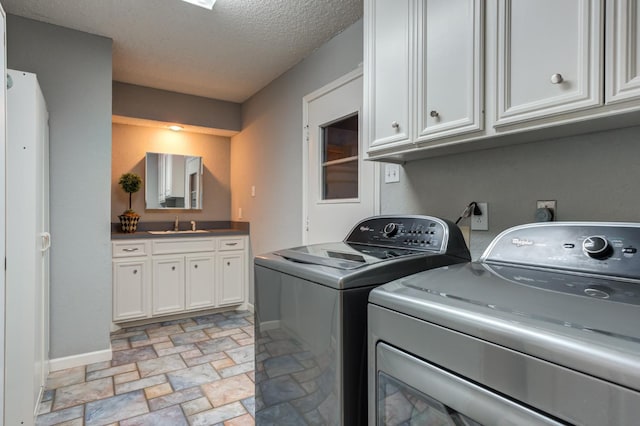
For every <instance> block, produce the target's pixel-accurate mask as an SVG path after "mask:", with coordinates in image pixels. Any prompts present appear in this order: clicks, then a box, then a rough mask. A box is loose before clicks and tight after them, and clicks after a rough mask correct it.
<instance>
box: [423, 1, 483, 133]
mask: <svg viewBox="0 0 640 426" xmlns="http://www.w3.org/2000/svg"><path fill="white" fill-rule="evenodd" d="M417 4H418V13H417V15H418V27H417V32H418V46H417V58H418V61H417V81H416V89H417V90H416V92H417V95H418V96H417V97H416V105H415V111H416V120H415V122H416V125H417V129H416V135H417V139H418V140H419V141H421V140H429V139H434V138H436V137H445V136H452V135H455V134H460V133H467V132H472V131H476V130H480V129H482V127H483V120H482V116H481V111H482V103H483V96H482V76H483V73H482V68H483V67H482V64H483V59H482V58H483V45H484V41H483V36H484V30H483V25H484V21H483V5H484V2H479V1H477V0H424V1H419V2H418V3H417Z"/></svg>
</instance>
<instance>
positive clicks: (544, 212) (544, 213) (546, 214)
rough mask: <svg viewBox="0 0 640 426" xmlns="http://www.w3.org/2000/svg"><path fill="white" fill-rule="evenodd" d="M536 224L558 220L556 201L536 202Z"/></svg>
mask: <svg viewBox="0 0 640 426" xmlns="http://www.w3.org/2000/svg"><path fill="white" fill-rule="evenodd" d="M535 219H536V222H548V221H551V220H558V218H557V209H556V200H538V201H536V212H535Z"/></svg>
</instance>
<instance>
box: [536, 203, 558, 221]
mask: <svg viewBox="0 0 640 426" xmlns="http://www.w3.org/2000/svg"><path fill="white" fill-rule="evenodd" d="M536 209H549V210H551V213H553V216H554V217H555V215H556V200H538V201H536Z"/></svg>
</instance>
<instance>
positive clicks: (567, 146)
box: [381, 127, 640, 259]
mask: <svg viewBox="0 0 640 426" xmlns="http://www.w3.org/2000/svg"><path fill="white" fill-rule="evenodd" d="M639 138H640V127H630V128H624V129H617V130H609V131H605V132H598V133H591V134H586V135H579V136H572V137H566V138H561V139H553V140H545V141H539V142H533V143H528V144H524V145H516V146H509V147H502V148H495V149H489V150H483V151H476V152H467V153H464V154H456V155H448V156H443V157H435V158H429V159H424V160H419V161H413V162H409V163H406V164H405V165H404V166H403V167H401V176H400V182H399V183H389V184H385V183H384V182H383V183H381V187H382V189H381V211H382V213H384V214H395V213H403V214H406V213H413V214H430V215H435V216H440V217H443V218H447V219H451V220H454V221H455V220H456V219H457V218H458V216H459V215H460V213H461V212H462V210H463V209H464V207H465V206H466V205H467V204H468V203H469V202H471V201H478V202H487V203H488V210H489V231H473V232H472V233H471V243H470V245H471V252H472V257H473V258H474V259H477V258H478V257H479V256H480V255H481V254H482V252H483V251H484V249H485V248H486V247H487V245H488V244H489V243H490V242H491V240H492V239H493V237H495V236H496V235H497V234H498V233H500V232H501V231H503V230H504V229H506V228H508V227H511V226H514V225H518V224H522V223H528V222H533V221H534V212H535V208H536V200H557V219H558V220H563V221H567V220H568V221H582V220H589V221H591V220H597V221H632V222H640V201H639V200H640V189H638V182H640V167H638V159H639V158H640V144H638V139H639ZM468 221H469V219H463V221H461V225H468V224H469V222H468Z"/></svg>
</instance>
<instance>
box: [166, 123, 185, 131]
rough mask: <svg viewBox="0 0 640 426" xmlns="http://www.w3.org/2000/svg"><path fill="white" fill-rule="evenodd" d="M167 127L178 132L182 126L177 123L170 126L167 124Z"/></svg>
mask: <svg viewBox="0 0 640 426" xmlns="http://www.w3.org/2000/svg"><path fill="white" fill-rule="evenodd" d="M168 127H169V129H171V130H173V131H174V132H179V131H180V130H182V129H183V127H182V126H178V125H177V124H172V125H171V126H168Z"/></svg>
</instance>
